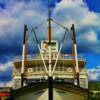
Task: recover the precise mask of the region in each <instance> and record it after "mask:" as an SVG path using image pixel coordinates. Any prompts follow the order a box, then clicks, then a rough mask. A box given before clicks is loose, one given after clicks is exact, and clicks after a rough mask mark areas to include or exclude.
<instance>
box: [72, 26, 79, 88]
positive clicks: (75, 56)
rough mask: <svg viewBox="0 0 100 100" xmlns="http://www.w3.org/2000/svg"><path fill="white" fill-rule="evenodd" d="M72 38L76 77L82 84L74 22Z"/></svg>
mask: <svg viewBox="0 0 100 100" xmlns="http://www.w3.org/2000/svg"><path fill="white" fill-rule="evenodd" d="M71 39H72V49H73V57H74V66H75V74H76V75H75V79H76V78H77V85H78V86H80V80H79V66H78V55H77V45H76V38H75V28H74V24H72V27H71Z"/></svg>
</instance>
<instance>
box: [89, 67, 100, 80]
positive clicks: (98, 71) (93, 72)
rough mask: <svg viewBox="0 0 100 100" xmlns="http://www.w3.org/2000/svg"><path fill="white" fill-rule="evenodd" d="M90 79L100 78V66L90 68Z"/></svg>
mask: <svg viewBox="0 0 100 100" xmlns="http://www.w3.org/2000/svg"><path fill="white" fill-rule="evenodd" d="M88 72H89V79H90V80H95V81H96V80H100V66H99V67H96V68H92V69H89V70H88Z"/></svg>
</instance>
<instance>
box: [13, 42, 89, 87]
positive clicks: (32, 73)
mask: <svg viewBox="0 0 100 100" xmlns="http://www.w3.org/2000/svg"><path fill="white" fill-rule="evenodd" d="M51 43H52V47H51V48H52V49H51V51H52V54H51V55H52V56H51V57H52V66H54V63H55V61H56V58H57V54H58V41H56V40H52V42H51ZM41 51H42V54H43V58H44V60H45V62H46V66H48V64H49V56H48V41H47V40H42V41H41ZM25 63H26V64H25V69H26V72H25V73H26V82H25V84H26V85H28V84H32V82H35V81H36V82H37V81H45V80H47V78H48V77H47V74H46V72H45V68H44V65H43V62H42V59H41V56H40V54H37V55H28V56H27V61H25ZM78 63H79V78H80V86H81V87H83V88H88V79H87V78H88V76H87V70H86V68H85V60H84V59H83V58H82V57H81V56H78ZM73 67H74V66H73V56H72V55H71V54H60V55H59V58H58V62H57V65H56V69H55V72H54V74H53V79H55V80H59V81H66V82H71V83H73V82H74V74H73ZM47 69H48V67H47ZM52 69H53V67H52ZM19 87H21V59H20V56H19V57H16V58H15V59H14V88H19Z"/></svg>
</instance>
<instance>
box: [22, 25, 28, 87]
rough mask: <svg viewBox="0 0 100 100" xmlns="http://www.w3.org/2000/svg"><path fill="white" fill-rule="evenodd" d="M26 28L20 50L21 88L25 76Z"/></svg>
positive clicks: (25, 27)
mask: <svg viewBox="0 0 100 100" xmlns="http://www.w3.org/2000/svg"><path fill="white" fill-rule="evenodd" d="M27 32H28V28H27V25H25V26H24V37H23V48H22V68H21V87H23V86H24V78H25V77H24V76H25V75H24V74H25V60H26V42H27V40H28V34H27Z"/></svg>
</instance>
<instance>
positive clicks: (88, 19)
mask: <svg viewBox="0 0 100 100" xmlns="http://www.w3.org/2000/svg"><path fill="white" fill-rule="evenodd" d="M96 20H97V15H96V14H95V13H94V12H88V13H87V14H86V15H85V16H84V18H83V20H82V22H81V23H82V24H83V25H91V24H94V23H95V22H96Z"/></svg>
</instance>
